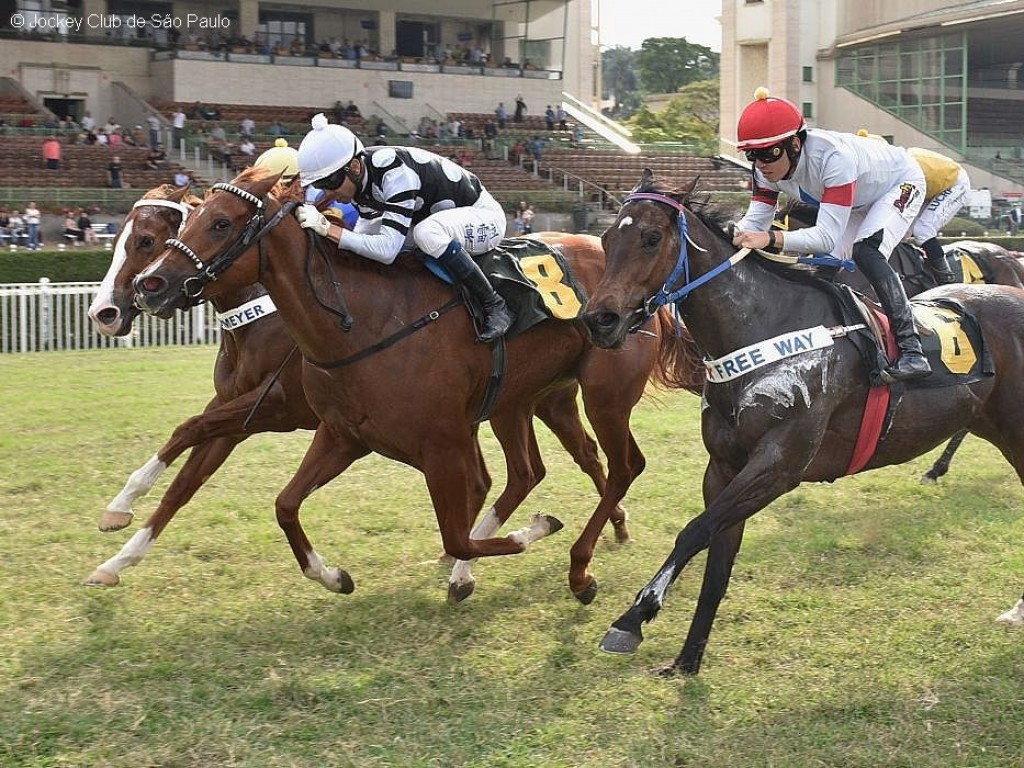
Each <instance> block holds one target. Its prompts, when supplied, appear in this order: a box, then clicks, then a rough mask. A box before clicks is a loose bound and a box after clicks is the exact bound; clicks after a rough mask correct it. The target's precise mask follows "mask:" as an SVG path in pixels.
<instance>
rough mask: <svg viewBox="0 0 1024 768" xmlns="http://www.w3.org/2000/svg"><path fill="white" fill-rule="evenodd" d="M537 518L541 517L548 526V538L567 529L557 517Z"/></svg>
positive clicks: (545, 516) (542, 516)
mask: <svg viewBox="0 0 1024 768" xmlns="http://www.w3.org/2000/svg"><path fill="white" fill-rule="evenodd" d="M537 517H539V518H540V519H541V520H543V521H544V522H545V523H546V524H547V526H548V536H550V535H551V534H552V533H558V532H559V531H560V530H562V529H563V528H565V523H563V522H562V521H561V520H559V519H558V518H557V517H554V516H552V515H537Z"/></svg>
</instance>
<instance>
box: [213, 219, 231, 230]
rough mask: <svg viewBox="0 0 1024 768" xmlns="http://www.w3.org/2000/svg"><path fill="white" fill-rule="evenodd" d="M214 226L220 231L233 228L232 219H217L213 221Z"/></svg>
mask: <svg viewBox="0 0 1024 768" xmlns="http://www.w3.org/2000/svg"><path fill="white" fill-rule="evenodd" d="M213 228H214V229H216V230H217V231H218V232H223V231H224V230H225V229H230V228H231V221H230V220H228V219H223V218H222V219H217V220H216V221H215V222H213Z"/></svg>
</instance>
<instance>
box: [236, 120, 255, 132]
mask: <svg viewBox="0 0 1024 768" xmlns="http://www.w3.org/2000/svg"><path fill="white" fill-rule="evenodd" d="M238 133H239V134H241V135H242V136H252V135H253V134H254V133H256V123H255V122H254V121H253V119H252V118H251V117H246V118H244V119H243V120H242V122H241V123H239V124H238Z"/></svg>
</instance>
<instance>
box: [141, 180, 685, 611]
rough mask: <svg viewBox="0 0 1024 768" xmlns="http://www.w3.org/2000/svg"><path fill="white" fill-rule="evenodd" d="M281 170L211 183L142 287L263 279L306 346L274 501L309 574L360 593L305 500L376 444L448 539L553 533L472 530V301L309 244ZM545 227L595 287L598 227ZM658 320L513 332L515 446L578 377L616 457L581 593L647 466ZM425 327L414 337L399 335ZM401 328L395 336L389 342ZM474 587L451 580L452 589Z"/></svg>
mask: <svg viewBox="0 0 1024 768" xmlns="http://www.w3.org/2000/svg"><path fill="white" fill-rule="evenodd" d="M274 181H275V178H273V177H266V176H264V175H262V174H261V173H260V172H258V171H252V170H249V171H246V172H243V173H242V174H241V175H240V176H239V177H238V178H237V179H235V181H234V182H233V183H232V184H229V185H217V186H215V187H214V189H213V191H211V192H210V193H208V194H207V197H206V199H205V200H204V202H203V204H202V205H201V206H200V207H199V208H198V209H197V210H196V211H195V213H194V214H193V215H192V217H190V219H189V222H188V224H187V225H186V227H185V229H184V231H183V232H182V233H181V234H180V236H179V238H178V239H177V240H176V241H175V242H174V243H173V247H171V248H169V249H168V250H167V251H165V252H164V253H163V254H162V255H161V256H159V257H158V258H157V259H156V261H155V262H154V263H153V264H152V265H151V266H150V267H148V268H146V269H145V270H144V271H143V272H142V273H141V274H140V275H139V276H138V277H136V279H135V282H134V285H135V289H136V291H137V293H138V301H139V302H140V304H141V305H142V306H143V308H144V309H145V310H146V311H149V312H151V313H152V314H156V315H158V316H165V317H166V316H169V315H170V314H172V313H173V312H174V311H175V310H176V308H178V307H181V306H183V305H184V304H186V303H188V301H189V300H191V299H194V298H195V297H196V295H197V293H198V291H197V290H196V283H195V281H196V280H201V281H202V282H204V283H206V284H205V285H204V286H203V288H202V289H201V292H202V296H203V297H204V298H207V299H210V300H216V299H217V298H218V297H220V296H224V295H226V294H228V293H230V292H233V291H238V290H243V289H244V288H245V287H246V286H251V285H254V284H256V283H257V282H260V283H262V284H263V285H265V286H266V288H267V290H268V291H269V294H270V296H271V297H272V298H273V300H274V303H275V304H276V306H277V309H278V313H279V315H280V317H281V318H282V319H283V321H284V323H285V324H286V326H287V327H288V330H289V331H290V332H291V335H292V337H293V338H294V339H295V342H296V343H297V344H298V347H299V350H300V353H301V357H302V360H303V383H304V388H305V392H306V395H307V398H308V400H309V402H310V404H311V406H312V407H313V409H314V411H315V412H316V414H317V416H318V417H319V418H320V420H321V423H320V425H319V426H318V427H317V430H316V433H315V435H314V438H313V443H312V445H311V446H310V448H309V450H308V451H307V453H306V456H305V457H304V459H303V461H302V465H301V466H300V468H299V470H298V472H297V474H296V475H295V477H294V478H293V479H292V481H291V482H290V483H289V484H288V486H287V487H286V488H285V489H284V491H282V493H281V494H280V495H279V496H278V499H277V503H276V508H277V517H278V521H279V523H280V525H281V527H282V528H283V529H284V531H285V534H286V536H287V538H288V541H289V544H290V545H291V548H292V551H293V554H294V555H295V557H296V559H297V561H298V562H299V565H300V567H301V568H302V570H303V572H304V573H306V575H308V576H310V577H311V578H314V579H316V580H318V581H321V583H324V584H325V585H334V586H336V589H337V591H351V588H352V581H351V578H350V577H349V575H348V574H347V573H345V572H344V571H343V570H342V569H340V568H337V567H330V568H329V567H328V566H327V565H326V564H325V563H324V561H323V560H322V558H321V557H320V556H319V555H318V554H317V552H316V551H315V550H314V549H313V547H312V545H311V544H310V542H309V540H308V538H307V537H306V534H305V532H304V531H303V529H302V526H301V524H300V523H299V507H300V505H301V503H302V501H303V500H304V499H305V498H306V497H307V496H308V495H309V494H310V493H312V492H313V491H314V490H315V489H317V488H319V487H321V486H323V485H325V484H326V483H328V482H330V480H332V479H333V478H334V477H336V476H337V475H338V474H340V473H341V472H343V471H344V470H345V469H346V468H347V467H348V466H349V465H350V464H351V463H352V462H354V461H356V460H357V459H359V458H361V457H363V456H365V455H367V454H369V453H370V452H377V453H379V454H381V455H384V456H387V457H389V458H392V459H395V460H397V461H402V462H404V463H407V464H409V465H411V466H414V467H416V468H418V469H420V470H421V471H422V472H423V473H424V475H425V476H426V480H427V486H428V489H429V492H430V495H431V499H432V501H433V504H434V508H435V514H436V516H437V520H438V523H439V526H440V529H441V536H442V540H443V544H444V547H445V550H446V552H448V553H449V554H450V555H452V556H453V557H456V558H459V559H461V560H470V559H473V558H476V557H486V556H494V555H504V554H515V553H519V552H522V551H523V550H525V549H526V547H527V546H528V545H529V544H530V543H531V542H533V541H535V540H537V539H539V538H541V537H543V536H545V535H547V534H548V533H550V532H551V530H552V525H553V523H552V520H551V519H550V518H547V517H546V516H540V517H538V518H536V519H535V521H534V522H533V523H532V524H531V525H530V526H528V527H527V528H525V529H522V530H520V531H516V532H513V533H512V534H510V535H508V536H504V537H497V536H495V534H496V532H497V530H498V528H499V526H500V524H501V523H502V522H503V520H502V519H500V518H499V517H496V516H493V517H492V516H490V515H488V516H485V518H484V520H483V521H482V522H481V523H480V524H479V525H478V526H477V527H476V528H475V529H471V527H472V524H473V520H474V519H475V517H476V515H477V514H478V512H479V511H480V508H481V505H482V502H483V497H484V495H485V494H486V488H485V487H483V486H482V484H481V483H480V482H479V480H478V479H477V478H479V477H480V475H481V472H482V471H483V468H482V461H481V457H480V451H479V446H478V444H477V426H476V423H475V415H476V413H477V410H478V408H479V406H480V403H481V400H482V398H483V396H484V393H485V391H486V389H487V384H488V380H489V378H490V377H491V371H492V355H491V351H490V349H489V348H488V347H486V346H484V345H481V344H478V343H476V342H475V340H474V338H475V337H474V333H473V331H472V328H471V324H470V319H469V317H468V316H467V315H466V314H465V313H464V312H448V309H451V308H454V307H455V306H457V303H456V302H455V301H453V299H452V289H451V288H450V287H449V286H447V285H445V284H443V283H441V282H440V281H438V280H436V279H435V278H433V277H431V276H429V275H428V274H427V273H426V270H424V269H423V268H422V266H421V265H420V264H418V263H416V262H414V261H413V260H411V259H407V260H406V259H402V260H399V262H398V263H396V264H394V265H391V266H387V267H385V266H381V265H379V264H375V263H373V262H370V261H367V260H366V259H363V258H361V257H359V256H355V255H353V254H349V253H348V252H345V251H338V250H337V249H336V248H335V247H334V245H333V244H331V243H327V245H326V246H325V242H326V241H322V240H320V239H315V238H314V239H311V240H310V241H309V242H308V243H307V239H306V233H305V232H304V231H303V230H302V229H301V228H300V227H299V226H298V224H297V222H296V221H295V219H294V217H293V216H291V215H289V211H290V210H291V208H290V207H283V206H292V205H294V204H295V203H296V202H298V199H299V197H300V195H301V191H300V190H299V189H298V188H297V186H296V187H295V188H293V189H292V190H290V197H286V198H285V199H284V200H278V199H277V198H276V197H274V196H273V195H270V194H269V193H270V191H271V188H272V186H273V183H274ZM268 222H269V223H268ZM257 229H258V230H259V232H258V234H256V230H257ZM547 239H548V240H549V242H553V243H554V244H557V245H559V246H560V247H561V248H562V251H563V252H564V254H565V257H566V259H567V261H568V262H569V264H570V266H571V268H572V269H573V270H574V272H575V273H576V274H575V277H576V279H577V280H579V282H580V283H581V284H582V285H583V286H584V287H585V288H587V289H589V288H590V287H592V286H594V285H595V284H596V282H597V277H598V276H599V274H600V272H601V270H602V269H603V267H604V255H603V252H602V251H601V249H600V243H599V241H598V240H597V238H592V237H588V236H573V235H555V234H550V235H549V237H548V238H547ZM304 255H305V258H304V257H303V256H304ZM321 259H322V262H321V261H320V260H321ZM199 265H202V266H201V267H199ZM335 272H337V275H338V276H337V277H335ZM214 276H215V277H216V279H215V280H212V279H210V280H208V278H211V277H214ZM662 322H663V319H661V318H657V319H655V322H654V323H653V324H652V327H651V329H648V330H649V332H648V333H647V334H644V335H642V336H643V337H642V338H637V339H636V340H635V342H634V343H632V344H630V345H628V346H626V347H624V348H622V349H620V350H617V351H615V352H604V351H600V350H595V349H594V348H593V347H592V345H591V344H590V342H589V335H588V333H587V331H586V329H585V328H584V327H583V325H582V323H580V322H578V321H576V322H554V321H546V322H543V323H541V324H540V325H537V326H535V327H533V328H531V329H530V330H528V331H526V332H525V333H523V334H521V335H520V336H518V337H516V338H515V339H513V340H511V341H510V342H509V343H508V349H507V353H508V354H507V374H506V376H505V379H504V382H503V385H502V388H501V391H500V395H499V397H498V399H497V402H496V405H495V408H494V410H493V412H492V414H491V417H490V422H491V427H492V430H493V431H494V434H495V436H496V437H497V439H498V440H499V442H500V443H501V445H502V447H503V449H504V451H505V454H506V457H508V456H510V455H517V456H522V455H531V454H532V453H535V452H536V447H535V445H532V446H531V443H533V442H534V441H533V439H532V434H531V432H530V428H531V427H530V416H531V415H532V414H533V413H534V411H535V409H536V408H537V407H538V404H539V403H541V402H542V401H543V398H544V397H545V396H547V395H549V394H550V393H551V392H554V391H557V390H559V389H564V388H566V387H575V385H576V383H577V382H578V383H579V385H580V388H581V391H582V395H583V402H584V407H585V409H586V413H587V416H588V418H589V420H590V423H591V425H592V427H593V429H594V432H595V434H596V436H597V440H598V443H599V444H600V446H601V448H602V449H603V451H604V453H605V456H606V459H607V463H608V476H607V481H606V483H605V486H604V488H603V489H602V497H601V501H600V503H599V504H598V507H597V509H596V510H595V512H594V514H593V515H592V516H591V518H590V520H589V521H588V523H587V524H586V526H585V528H584V531H583V533H582V534H581V535H580V537H579V539H578V540H577V542H576V543H575V544H574V545H573V547H572V549H571V552H570V572H569V584H570V589H571V590H572V592H573V594H574V595H575V596H576V597H577V598H578V599H580V600H581V601H582V602H584V603H588V602H590V601H591V600H592V599H593V597H594V594H595V593H596V589H597V583H596V581H595V579H594V578H593V576H592V575H591V574H590V571H589V564H590V562H591V560H592V557H593V550H594V545H595V544H596V541H597V538H598V536H599V534H600V531H601V529H602V528H603V526H604V524H605V522H606V521H607V520H608V518H609V516H610V515H612V514H613V512H614V510H615V508H616V505H617V504H618V502H619V501H620V500H621V499H622V498H623V496H624V495H625V493H626V491H627V490H628V488H629V486H630V484H631V483H632V482H633V480H634V479H635V478H636V477H637V476H638V475H639V474H640V472H641V471H642V470H643V467H644V459H643V454H642V453H641V452H640V449H639V447H638V446H637V444H636V441H635V440H634V438H633V435H632V433H631V431H630V429H629V415H630V412H631V410H632V408H633V406H634V405H635V404H636V402H637V401H638V400H639V398H640V397H641V395H642V393H643V391H644V389H645V385H646V383H647V381H648V377H649V376H650V375H651V374H652V369H654V368H655V364H656V363H657V362H658V361H659V360H669V359H670V358H671V354H670V352H671V350H672V349H673V347H674V346H675V342H674V341H673V340H674V339H675V338H676V337H675V335H674V333H673V332H672V331H671V330H669V331H668V332H667V333H666V332H664V330H663V329H662V327H661V324H662ZM421 326H422V330H418V331H415V333H414V334H413V335H411V336H410V337H409V338H401V339H400V338H399V337H396V336H395V334H399V335H400V336H403V337H404V336H405V334H406V333H408V330H407V329H417V328H421ZM392 340H393V341H396V342H397V343H395V344H394V345H390V341H392ZM666 342H671V343H666ZM378 346H382V348H380V349H378V350H377V351H374V350H375V349H376V348H377V347H378ZM669 378H671V377H669ZM666 380H667V379H666ZM509 469H510V472H511V471H512V470H513V467H512V465H511V464H510V466H509ZM453 578H454V577H453ZM464 586H465V585H464V584H461V583H458V582H453V583H450V586H449V595H450V596H451V595H452V594H453V593H459V591H460V590H462V589H463V588H464Z"/></svg>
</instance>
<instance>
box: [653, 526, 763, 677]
mask: <svg viewBox="0 0 1024 768" xmlns="http://www.w3.org/2000/svg"><path fill="white" fill-rule="evenodd" d="M744 525H745V524H744V523H742V522H740V523H737V524H736V525H734V526H732V527H731V528H727V529H725V530H724V531H722V532H721V533H719V534H717V535H715V536H714V537H712V539H711V543H710V544H709V545H708V559H707V563H706V564H705V566H704V581H703V583H702V584H701V587H700V596H699V597H698V598H697V608H696V609H695V610H694V612H693V619H692V620H691V621H690V631H689V632H687V634H686V642H685V643H683V650H682V651H681V652H680V653H679V655H678V656H677V657H676V660H675V662H673V665H672V667H673V668H675V669H678V670H680V671H682V672H683V673H685V674H688V675H695V674H697V673H698V672H699V671H700V663H701V660H702V659H703V658H704V649H705V648H706V647H707V644H708V637H710V635H711V626H712V625H713V624H714V622H715V615H716V614H717V613H718V606H719V605H721V603H722V598H723V597H725V591H726V589H728V587H729V577H730V576H732V567H733V563H735V562H736V553H737V552H739V549H740V544H741V543H742V541H743V528H744ZM666 671H668V672H671V671H673V670H672V668H670V669H668V670H666Z"/></svg>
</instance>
